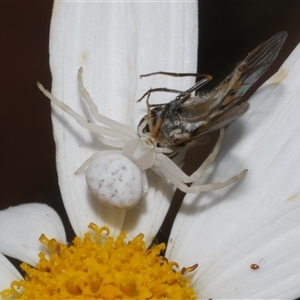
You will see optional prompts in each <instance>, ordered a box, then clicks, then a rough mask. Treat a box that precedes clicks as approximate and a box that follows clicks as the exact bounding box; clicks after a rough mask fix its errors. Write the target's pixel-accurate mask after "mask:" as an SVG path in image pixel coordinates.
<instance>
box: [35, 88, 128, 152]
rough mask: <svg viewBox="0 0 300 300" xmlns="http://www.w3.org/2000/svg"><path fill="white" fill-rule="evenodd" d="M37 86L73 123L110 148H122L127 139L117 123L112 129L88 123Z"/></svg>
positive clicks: (121, 126)
mask: <svg viewBox="0 0 300 300" xmlns="http://www.w3.org/2000/svg"><path fill="white" fill-rule="evenodd" d="M37 86H38V88H39V89H40V90H41V91H42V93H43V94H44V95H45V96H46V97H47V98H49V99H50V100H51V102H53V103H55V104H56V105H57V106H58V107H59V108H60V109H61V110H63V111H64V112H66V113H67V114H68V115H70V116H71V117H72V118H73V119H75V121H76V122H77V123H78V124H79V125H80V126H82V127H83V128H85V129H87V130H89V131H91V132H92V133H94V134H95V135H96V136H97V138H98V139H99V140H100V141H101V142H103V143H104V144H106V145H109V146H112V147H119V148H121V147H122V146H123V144H124V140H125V139H127V138H128V136H127V135H126V134H124V132H120V131H119V130H118V129H121V128H124V125H122V124H120V123H119V124H120V126H119V127H116V126H113V128H109V127H106V126H101V125H98V124H93V123H89V122H88V121H86V120H85V119H84V118H83V117H82V116H80V115H79V114H78V113H77V112H75V111H74V110H73V109H72V108H71V107H70V106H68V105H67V104H65V103H63V102H62V101H60V100H58V99H57V98H56V97H54V95H52V94H51V93H50V92H49V91H47V90H46V89H45V88H44V87H43V85H42V84H41V83H40V82H38V83H37ZM103 117H104V116H103ZM104 119H105V120H107V119H108V118H106V117H104ZM111 121H113V120H111ZM113 122H115V121H113ZM105 136H107V137H110V138H114V139H107V137H105Z"/></svg>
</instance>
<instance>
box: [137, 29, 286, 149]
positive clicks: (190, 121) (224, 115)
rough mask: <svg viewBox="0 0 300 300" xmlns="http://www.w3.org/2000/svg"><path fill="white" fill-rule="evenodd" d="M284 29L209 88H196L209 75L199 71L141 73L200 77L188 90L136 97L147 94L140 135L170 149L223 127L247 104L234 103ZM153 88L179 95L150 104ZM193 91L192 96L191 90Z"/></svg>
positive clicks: (266, 63) (264, 65)
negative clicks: (159, 102)
mask: <svg viewBox="0 0 300 300" xmlns="http://www.w3.org/2000/svg"><path fill="white" fill-rule="evenodd" d="M286 37H287V33H286V32H285V31H280V32H278V33H277V34H275V35H273V36H272V37H271V38H270V39H268V40H267V41H265V42H264V43H262V44H261V45H259V46H258V47H257V48H255V49H254V50H253V51H252V52H251V53H250V54H249V55H248V56H247V57H246V58H245V59H244V60H243V61H242V62H241V63H239V64H238V65H237V67H236V68H235V69H234V71H233V72H232V73H231V74H230V75H229V76H227V77H226V78H225V79H224V80H223V81H222V82H221V83H220V84H219V85H218V86H216V87H215V88H214V89H212V90H211V91H210V92H208V93H207V92H203V91H199V90H200V88H201V87H202V86H203V85H205V84H206V83H207V82H209V81H210V80H211V79H212V76H210V75H206V74H200V73H196V74H193V73H168V72H155V73H150V74H146V75H142V76H141V77H145V76H150V75H156V74H162V75H172V76H178V77H181V76H197V77H203V79H202V80H200V81H199V82H197V83H196V84H195V85H194V86H192V87H191V88H189V89H188V90H186V91H184V92H182V91H178V90H173V89H168V88H155V89H150V90H149V91H147V92H146V93H145V94H144V95H143V96H142V97H141V98H140V99H139V100H138V101H141V100H142V99H143V98H144V97H146V96H147V115H146V116H144V117H143V118H142V120H141V121H140V123H139V126H138V132H139V133H140V134H141V135H144V134H150V135H151V137H152V138H154V139H155V140H156V141H157V145H158V146H160V147H163V148H168V149H171V150H173V151H174V152H173V154H174V153H176V152H178V151H180V150H181V149H182V148H189V147H191V146H193V145H195V144H199V143H204V142H205V141H206V137H205V134H207V133H209V132H212V131H215V130H218V129H221V128H224V127H225V126H227V125H228V124H230V123H231V122H233V121H234V120H236V119H237V118H239V117H240V116H241V115H243V114H244V113H245V112H246V111H247V110H248V108H249V103H247V102H244V103H241V104H237V103H238V102H239V101H240V100H241V98H242V97H243V96H244V94H245V93H246V92H247V91H248V89H249V88H250V87H251V86H252V85H253V84H254V83H255V82H256V81H257V80H258V79H259V78H260V77H261V76H262V75H263V74H264V73H265V72H266V71H267V70H268V69H269V67H270V66H271V64H272V63H273V61H274V60H275V59H276V57H277V55H278V53H279V51H280V49H281V47H282V45H283V43H284V41H285V39H286ZM153 92H171V93H178V94H179V95H178V96H177V97H176V98H175V99H174V100H172V101H170V102H169V103H164V104H150V103H149V97H150V94H151V93H153ZM193 92H195V96H192V95H191V94H192V93H193Z"/></svg>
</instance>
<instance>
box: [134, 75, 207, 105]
mask: <svg viewBox="0 0 300 300" xmlns="http://www.w3.org/2000/svg"><path fill="white" fill-rule="evenodd" d="M152 75H169V76H174V77H187V76H195V77H203V79H202V80H200V81H198V82H197V83H196V84H195V85H193V86H192V87H191V88H189V89H188V90H186V91H179V90H174V89H169V88H155V89H149V90H148V91H147V92H146V93H145V94H144V95H143V96H142V97H141V98H140V99H138V100H137V102H140V101H141V100H142V99H144V98H145V97H146V96H147V95H149V94H151V93H153V92H167V93H179V95H178V96H177V97H176V100H179V99H182V98H184V101H186V100H187V99H189V98H190V94H191V93H192V92H194V91H196V90H198V89H200V87H202V86H203V85H204V84H206V83H207V82H209V81H210V80H211V79H212V76H211V75H207V74H202V73H171V72H161V71H159V72H154V73H149V74H144V75H140V78H142V77H148V76H152ZM188 94H189V96H188V97H187V95H188ZM185 97H186V98H185ZM184 101H183V102H184ZM183 102H182V103H183ZM164 104H165V103H164ZM164 104H157V105H155V106H159V105H164ZM153 106H154V105H153Z"/></svg>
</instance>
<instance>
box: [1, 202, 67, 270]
mask: <svg viewBox="0 0 300 300" xmlns="http://www.w3.org/2000/svg"><path fill="white" fill-rule="evenodd" d="M42 233H44V234H45V235H46V236H47V237H48V238H55V239H57V240H58V241H59V242H61V243H66V235H65V230H64V227H63V224H62V222H61V219H60V218H59V216H58V214H57V213H56V212H55V211H54V210H53V209H52V208H51V207H49V206H47V205H45V204H39V203H31V204H22V205H18V206H14V207H9V208H7V209H4V210H1V211H0V253H3V254H5V255H8V256H10V257H14V258H16V259H18V260H20V261H24V262H26V263H28V264H30V265H33V266H34V265H35V264H36V263H37V262H38V259H39V258H38V254H39V252H41V251H45V250H46V248H45V247H44V246H43V245H42V244H41V243H40V242H39V237H40V236H41V234H42Z"/></svg>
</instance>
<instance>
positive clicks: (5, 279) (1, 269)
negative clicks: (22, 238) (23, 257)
mask: <svg viewBox="0 0 300 300" xmlns="http://www.w3.org/2000/svg"><path fill="white" fill-rule="evenodd" d="M20 279H23V277H22V276H21V274H20V273H19V272H18V271H17V269H16V268H15V267H14V266H13V265H12V264H11V263H10V261H9V260H8V259H7V258H6V257H5V256H4V255H2V254H1V253H0V291H2V290H4V289H7V288H9V287H10V283H11V282H12V281H13V280H20Z"/></svg>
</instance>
